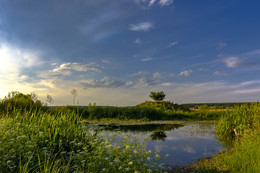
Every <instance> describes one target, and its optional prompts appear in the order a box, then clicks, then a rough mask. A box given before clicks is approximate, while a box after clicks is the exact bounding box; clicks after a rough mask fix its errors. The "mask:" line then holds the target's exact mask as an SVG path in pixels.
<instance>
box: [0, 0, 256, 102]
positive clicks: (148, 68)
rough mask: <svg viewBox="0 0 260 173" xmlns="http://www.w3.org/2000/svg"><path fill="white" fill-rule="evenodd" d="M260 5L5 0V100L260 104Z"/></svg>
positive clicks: (0, 51) (0, 93) (1, 22)
mask: <svg viewBox="0 0 260 173" xmlns="http://www.w3.org/2000/svg"><path fill="white" fill-rule="evenodd" d="M259 8H260V1H258V0H250V1H245V0H210V1H209V0H196V1H194V0H120V1H119V0H109V1H107V0H98V1H97V0H70V1H67V0H44V1H41V0H39V1H35V0H23V1H22V0H12V1H10V0H0V98H2V99H3V98H4V96H6V95H7V94H8V92H10V91H19V92H22V93H24V94H30V93H31V92H35V93H36V94H37V95H38V98H39V99H41V100H42V101H43V102H45V101H46V96H47V95H50V96H52V98H53V100H54V102H55V103H54V105H69V104H73V96H72V94H71V91H72V90H73V89H76V90H77V92H78V95H77V96H76V98H75V99H76V102H77V103H79V105H88V104H89V103H96V104H97V105H114V106H130V105H136V104H139V103H141V102H143V101H146V100H150V98H149V93H150V92H151V91H164V92H165V94H166V100H170V101H173V102H176V103H180V104H181V103H201V102H247V101H257V100H258V99H259V97H260V33H259V31H260V12H259Z"/></svg>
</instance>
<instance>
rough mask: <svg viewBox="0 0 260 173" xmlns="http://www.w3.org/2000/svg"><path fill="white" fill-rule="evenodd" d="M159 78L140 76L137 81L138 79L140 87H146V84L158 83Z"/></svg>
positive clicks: (153, 84)
mask: <svg viewBox="0 0 260 173" xmlns="http://www.w3.org/2000/svg"><path fill="white" fill-rule="evenodd" d="M160 82H161V81H160V79H158V78H153V77H152V78H145V77H143V78H140V79H139V81H138V84H139V85H140V86H142V87H148V86H155V85H158V84H160Z"/></svg>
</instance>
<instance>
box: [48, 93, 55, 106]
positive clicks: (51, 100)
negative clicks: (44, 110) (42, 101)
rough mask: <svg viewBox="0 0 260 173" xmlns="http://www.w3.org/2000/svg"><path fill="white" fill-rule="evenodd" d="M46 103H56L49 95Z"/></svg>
mask: <svg viewBox="0 0 260 173" xmlns="http://www.w3.org/2000/svg"><path fill="white" fill-rule="evenodd" d="M46 102H48V103H49V104H50V105H52V104H53V103H54V100H53V98H52V96H50V95H48V94H47V99H46Z"/></svg>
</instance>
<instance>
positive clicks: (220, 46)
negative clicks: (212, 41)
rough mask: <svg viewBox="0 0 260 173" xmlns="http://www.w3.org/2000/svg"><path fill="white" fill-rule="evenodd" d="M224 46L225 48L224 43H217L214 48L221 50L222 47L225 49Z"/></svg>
mask: <svg viewBox="0 0 260 173" xmlns="http://www.w3.org/2000/svg"><path fill="white" fill-rule="evenodd" d="M226 46H227V44H226V43H224V42H219V43H218V45H217V47H216V49H222V48H224V47H226Z"/></svg>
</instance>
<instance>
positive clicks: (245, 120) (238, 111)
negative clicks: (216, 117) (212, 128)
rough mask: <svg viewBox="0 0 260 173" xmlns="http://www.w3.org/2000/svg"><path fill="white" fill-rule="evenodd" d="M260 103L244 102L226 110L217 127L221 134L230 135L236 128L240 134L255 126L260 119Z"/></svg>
mask: <svg viewBox="0 0 260 173" xmlns="http://www.w3.org/2000/svg"><path fill="white" fill-rule="evenodd" d="M259 112H260V104H259V103H252V104H244V105H241V106H238V107H236V108H234V109H231V110H228V111H226V112H224V114H223V115H222V116H221V119H220V121H219V122H218V124H217V126H216V129H217V132H218V133H219V134H223V135H229V134H231V133H233V131H234V129H237V130H238V133H239V134H243V133H246V132H248V131H250V130H251V129H252V128H255V127H254V126H256V124H257V123H259V120H260V113H259Z"/></svg>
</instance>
